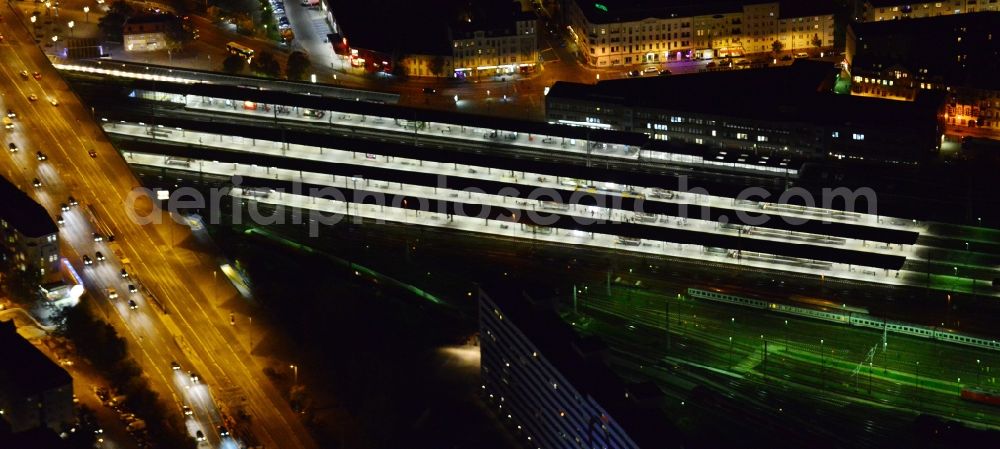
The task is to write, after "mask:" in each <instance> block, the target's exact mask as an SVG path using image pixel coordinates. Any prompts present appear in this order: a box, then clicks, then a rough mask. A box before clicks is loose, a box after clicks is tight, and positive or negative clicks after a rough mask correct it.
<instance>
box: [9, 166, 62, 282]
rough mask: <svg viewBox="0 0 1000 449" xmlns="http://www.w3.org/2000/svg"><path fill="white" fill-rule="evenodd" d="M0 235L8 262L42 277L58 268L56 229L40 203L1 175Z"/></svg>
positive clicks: (57, 232)
mask: <svg viewBox="0 0 1000 449" xmlns="http://www.w3.org/2000/svg"><path fill="white" fill-rule="evenodd" d="M0 238H2V239H3V249H4V251H3V253H2V254H0V257H5V258H8V260H6V262H7V263H8V265H10V266H13V267H16V268H17V269H19V270H22V271H26V270H38V271H39V274H40V275H42V276H44V275H46V274H48V273H54V272H57V271H58V269H59V268H58V263H59V229H58V228H57V227H56V224H55V223H54V222H53V221H52V217H50V216H49V214H48V212H47V211H46V210H45V208H43V207H42V206H41V205H39V204H38V203H36V202H35V201H34V200H32V199H31V198H30V197H28V195H26V194H25V193H24V192H22V191H21V190H19V189H18V188H17V186H15V185H13V184H11V183H10V182H9V181H7V179H6V178H3V177H0Z"/></svg>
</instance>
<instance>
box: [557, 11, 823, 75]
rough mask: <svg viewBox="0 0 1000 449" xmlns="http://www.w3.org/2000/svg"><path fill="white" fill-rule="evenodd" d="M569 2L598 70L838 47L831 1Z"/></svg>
mask: <svg viewBox="0 0 1000 449" xmlns="http://www.w3.org/2000/svg"><path fill="white" fill-rule="evenodd" d="M567 3H568V4H567V13H566V17H567V20H568V21H569V24H570V27H571V34H572V37H573V39H574V40H575V41H576V44H577V46H578V48H579V50H580V52H581V53H583V56H584V58H585V59H586V61H587V62H588V63H589V64H591V65H594V66H598V67H607V66H629V65H634V64H650V63H654V64H655V63H660V62H666V61H669V60H679V59H685V58H713V57H725V56H739V55H745V54H751V53H766V52H773V51H774V50H775V49H776V48H777V49H779V50H783V51H793V50H799V51H801V50H810V49H818V48H824V47H832V46H833V39H834V16H833V11H832V9H827V6H826V5H825V4H824V3H817V2H792V1H772V2H766V1H759V0H758V1H742V2H740V1H735V2H734V1H716V0H704V1H689V0H675V1H669V2H663V3H656V4H655V5H654V4H651V3H641V2H635V1H611V2H599V3H594V2H586V1H582V0H572V1H569V2H567ZM775 42H780V45H776V44H775Z"/></svg>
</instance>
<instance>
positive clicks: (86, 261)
mask: <svg viewBox="0 0 1000 449" xmlns="http://www.w3.org/2000/svg"><path fill="white" fill-rule="evenodd" d="M93 263H94V261H93V260H91V258H90V256H88V255H86V254H84V255H83V264H84V265H91V264H93Z"/></svg>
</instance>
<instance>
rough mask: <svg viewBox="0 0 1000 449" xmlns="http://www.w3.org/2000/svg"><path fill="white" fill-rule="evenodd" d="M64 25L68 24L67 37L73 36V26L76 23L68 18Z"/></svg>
mask: <svg viewBox="0 0 1000 449" xmlns="http://www.w3.org/2000/svg"><path fill="white" fill-rule="evenodd" d="M66 25H68V26H69V37H73V27H74V26H75V25H76V22H74V21H72V20H70V21H69V23H67V24H66Z"/></svg>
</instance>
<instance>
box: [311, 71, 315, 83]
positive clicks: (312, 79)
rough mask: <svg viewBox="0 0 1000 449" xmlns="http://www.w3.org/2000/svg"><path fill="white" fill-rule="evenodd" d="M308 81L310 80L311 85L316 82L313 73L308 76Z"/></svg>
mask: <svg viewBox="0 0 1000 449" xmlns="http://www.w3.org/2000/svg"><path fill="white" fill-rule="evenodd" d="M309 79H310V80H311V81H312V82H313V83H315V82H316V74H315V73H313V74H312V75H310V76H309Z"/></svg>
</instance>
